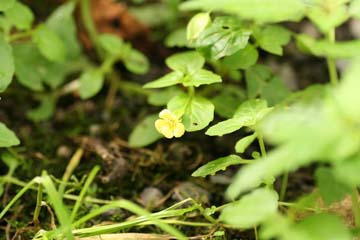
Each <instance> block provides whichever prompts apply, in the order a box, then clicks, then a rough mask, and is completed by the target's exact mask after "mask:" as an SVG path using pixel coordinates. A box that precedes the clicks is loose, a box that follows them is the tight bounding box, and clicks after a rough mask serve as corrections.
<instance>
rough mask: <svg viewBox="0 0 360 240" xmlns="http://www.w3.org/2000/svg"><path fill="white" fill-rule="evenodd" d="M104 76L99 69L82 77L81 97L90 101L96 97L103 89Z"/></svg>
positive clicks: (91, 70)
mask: <svg viewBox="0 0 360 240" xmlns="http://www.w3.org/2000/svg"><path fill="white" fill-rule="evenodd" d="M103 84H104V75H103V73H102V72H101V71H100V70H98V69H90V70H87V71H85V72H84V73H82V75H81V76H80V97H81V98H82V99H88V98H91V97H93V96H95V95H96V94H97V93H98V92H99V91H100V90H101V88H102V87H103Z"/></svg>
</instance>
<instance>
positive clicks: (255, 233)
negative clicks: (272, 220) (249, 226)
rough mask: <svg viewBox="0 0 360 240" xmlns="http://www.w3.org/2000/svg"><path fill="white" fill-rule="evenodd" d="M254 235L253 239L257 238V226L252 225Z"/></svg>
mask: <svg viewBox="0 0 360 240" xmlns="http://www.w3.org/2000/svg"><path fill="white" fill-rule="evenodd" d="M254 235H255V240H258V239H259V238H258V230H257V226H254Z"/></svg>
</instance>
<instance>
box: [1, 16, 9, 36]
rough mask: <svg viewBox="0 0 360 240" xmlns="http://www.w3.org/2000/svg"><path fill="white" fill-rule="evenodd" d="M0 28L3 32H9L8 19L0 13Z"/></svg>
mask: <svg viewBox="0 0 360 240" xmlns="http://www.w3.org/2000/svg"><path fill="white" fill-rule="evenodd" d="M0 29H1V30H2V31H3V32H10V29H11V23H10V21H9V19H7V18H5V16H3V15H0Z"/></svg>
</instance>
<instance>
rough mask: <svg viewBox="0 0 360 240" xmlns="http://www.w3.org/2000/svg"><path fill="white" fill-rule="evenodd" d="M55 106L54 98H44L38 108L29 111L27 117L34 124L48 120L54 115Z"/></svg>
mask: <svg viewBox="0 0 360 240" xmlns="http://www.w3.org/2000/svg"><path fill="white" fill-rule="evenodd" d="M55 104H56V103H55V99H54V98H52V97H49V96H46V97H43V98H42V99H41V102H40V105H39V106H38V107H37V108H35V109H31V110H29V111H27V113H26V117H28V118H29V119H30V120H32V121H34V122H40V121H45V120H48V119H49V118H51V117H52V116H53V114H54V110H55Z"/></svg>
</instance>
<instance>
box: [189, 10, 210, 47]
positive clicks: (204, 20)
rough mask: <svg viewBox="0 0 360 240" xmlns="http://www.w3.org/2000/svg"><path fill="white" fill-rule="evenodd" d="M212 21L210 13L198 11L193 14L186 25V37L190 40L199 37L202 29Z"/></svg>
mask: <svg viewBox="0 0 360 240" xmlns="http://www.w3.org/2000/svg"><path fill="white" fill-rule="evenodd" d="M210 23H211V18H210V13H209V12H206V13H198V14H196V15H195V16H193V17H192V18H191V19H190V21H189V23H188V25H187V27H186V38H187V40H189V41H192V40H194V39H197V38H198V37H199V35H200V33H201V32H202V31H204V30H205V28H206V27H207V26H208V25H209V24H210Z"/></svg>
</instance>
